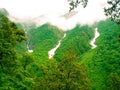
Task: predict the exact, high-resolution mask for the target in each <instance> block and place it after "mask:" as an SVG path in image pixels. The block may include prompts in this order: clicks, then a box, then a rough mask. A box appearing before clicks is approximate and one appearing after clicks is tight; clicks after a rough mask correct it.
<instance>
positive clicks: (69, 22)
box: [0, 0, 107, 30]
mask: <svg viewBox="0 0 120 90" xmlns="http://www.w3.org/2000/svg"><path fill="white" fill-rule="evenodd" d="M106 1H107V0H104V1H103V0H102V1H101V0H89V2H88V5H87V7H86V8H83V7H82V6H81V5H80V6H79V7H78V8H76V9H75V10H74V11H72V12H70V13H69V4H68V2H67V0H52V1H51V0H36V1H34V0H19V1H17V0H12V1H10V0H0V8H5V9H6V10H7V11H8V12H9V13H10V18H11V20H17V21H22V22H24V21H29V22H30V21H32V22H36V23H37V25H41V24H44V23H46V22H49V23H51V24H53V25H56V26H58V27H60V28H62V29H63V30H67V29H71V28H73V27H74V26H75V25H76V24H78V23H80V24H93V23H94V22H97V21H100V20H103V19H105V18H106V17H105V15H104V11H103V7H104V5H105V4H106ZM14 18H16V19H14Z"/></svg>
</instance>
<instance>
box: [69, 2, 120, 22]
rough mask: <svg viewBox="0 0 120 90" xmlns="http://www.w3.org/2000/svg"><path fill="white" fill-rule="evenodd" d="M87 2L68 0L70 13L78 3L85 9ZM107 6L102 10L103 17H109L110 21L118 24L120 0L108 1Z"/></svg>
mask: <svg viewBox="0 0 120 90" xmlns="http://www.w3.org/2000/svg"><path fill="white" fill-rule="evenodd" d="M88 1H89V0H68V2H70V3H69V5H70V11H71V10H73V9H74V8H76V7H77V6H78V5H79V4H80V3H81V4H82V5H83V7H86V5H87V3H88ZM107 4H108V5H107V6H109V7H105V8H104V12H105V15H106V16H108V17H110V18H111V20H112V21H114V22H116V23H117V24H120V0H108V1H107Z"/></svg>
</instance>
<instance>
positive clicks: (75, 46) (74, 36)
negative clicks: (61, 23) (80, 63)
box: [55, 25, 94, 61]
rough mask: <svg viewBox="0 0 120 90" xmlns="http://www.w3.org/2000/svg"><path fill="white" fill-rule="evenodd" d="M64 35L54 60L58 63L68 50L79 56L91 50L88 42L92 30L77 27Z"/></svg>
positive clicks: (86, 27)
mask: <svg viewBox="0 0 120 90" xmlns="http://www.w3.org/2000/svg"><path fill="white" fill-rule="evenodd" d="M66 34H67V36H66V38H65V39H63V41H62V44H61V46H60V47H59V48H58V49H57V51H56V54H55V58H56V60H57V61H60V60H61V58H62V57H63V56H64V55H65V53H66V52H67V51H68V50H72V51H74V52H75V54H76V55H77V56H79V55H82V54H83V53H85V52H87V51H88V50H89V49H91V46H90V44H89V42H90V40H91V39H92V38H93V36H94V35H93V29H92V28H90V27H89V26H87V25H86V26H80V25H77V26H76V27H75V28H73V29H72V30H70V31H68V32H66Z"/></svg>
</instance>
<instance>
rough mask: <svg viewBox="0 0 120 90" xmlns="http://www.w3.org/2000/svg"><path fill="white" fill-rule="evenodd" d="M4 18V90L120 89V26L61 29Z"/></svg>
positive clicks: (0, 51) (0, 24) (0, 23)
mask: <svg viewBox="0 0 120 90" xmlns="http://www.w3.org/2000/svg"><path fill="white" fill-rule="evenodd" d="M6 15H7V13H6V14H5V15H4V14H2V13H0V55H1V56H0V69H1V71H0V83H1V84H0V90H119V88H120V67H119V65H120V41H119V34H120V25H118V24H116V23H114V22H113V21H111V20H109V19H106V20H102V21H99V22H96V23H94V24H93V25H87V24H84V25H81V24H76V26H75V27H73V28H71V29H68V30H66V31H65V30H63V29H61V28H60V27H57V26H55V25H53V24H51V23H49V22H47V23H44V24H41V25H39V26H36V24H35V23H33V22H31V23H30V22H29V23H25V22H24V23H23V22H12V21H10V20H9V18H8V17H7V16H6Z"/></svg>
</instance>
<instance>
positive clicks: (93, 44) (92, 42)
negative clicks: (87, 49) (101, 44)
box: [90, 28, 100, 49]
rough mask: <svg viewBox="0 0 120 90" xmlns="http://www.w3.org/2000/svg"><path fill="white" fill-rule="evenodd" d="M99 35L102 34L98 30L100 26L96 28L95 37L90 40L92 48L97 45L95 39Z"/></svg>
mask: <svg viewBox="0 0 120 90" xmlns="http://www.w3.org/2000/svg"><path fill="white" fill-rule="evenodd" d="M99 36H100V33H99V32H98V28H95V37H94V38H93V39H92V40H91V41H90V45H91V46H92V49H94V48H96V47H97V45H96V44H95V41H96V39H97V38H98V37H99Z"/></svg>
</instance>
